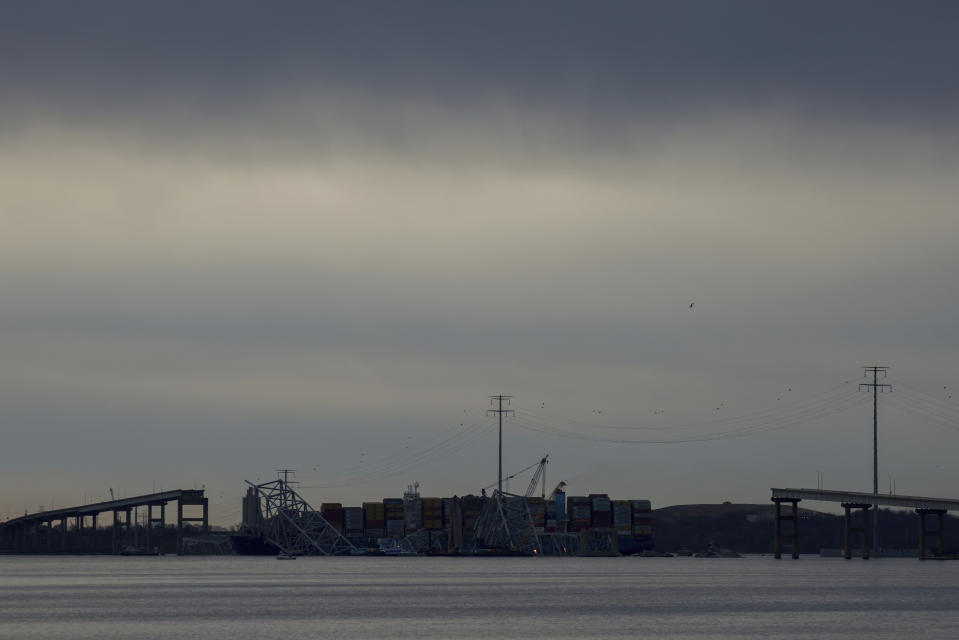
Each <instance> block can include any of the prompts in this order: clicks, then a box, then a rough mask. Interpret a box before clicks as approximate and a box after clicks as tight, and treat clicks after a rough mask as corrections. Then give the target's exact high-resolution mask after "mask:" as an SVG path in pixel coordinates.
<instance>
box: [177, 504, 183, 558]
mask: <svg viewBox="0 0 959 640" xmlns="http://www.w3.org/2000/svg"><path fill="white" fill-rule="evenodd" d="M176 552H177V555H180V554H181V553H183V500H177V501H176Z"/></svg>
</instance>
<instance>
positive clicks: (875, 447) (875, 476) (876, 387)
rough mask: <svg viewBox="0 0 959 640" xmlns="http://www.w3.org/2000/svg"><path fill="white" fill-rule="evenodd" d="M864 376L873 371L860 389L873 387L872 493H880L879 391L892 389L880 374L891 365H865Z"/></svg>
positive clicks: (875, 536) (875, 535)
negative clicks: (881, 378)
mask: <svg viewBox="0 0 959 640" xmlns="http://www.w3.org/2000/svg"><path fill="white" fill-rule="evenodd" d="M862 369H863V372H862V375H863V377H867V378H868V376H869V374H870V373H872V382H862V383H860V384H859V390H860V391H862V390H863V389H872V493H873V495H875V496H878V495H879V392H880V391H886V390H889V391H892V385H889V384H884V383H880V382H879V374H880V373H881V374H882V377H883V378H885V377H886V375H887V372H888V371H889V367H863V368H862ZM872 548H873V551H878V550H879V505H878V504H877V505H873V510H872Z"/></svg>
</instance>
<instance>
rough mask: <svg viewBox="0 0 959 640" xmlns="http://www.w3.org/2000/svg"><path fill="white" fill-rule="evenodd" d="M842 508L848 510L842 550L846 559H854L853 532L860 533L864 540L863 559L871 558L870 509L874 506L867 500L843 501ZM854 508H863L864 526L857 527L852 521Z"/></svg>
mask: <svg viewBox="0 0 959 640" xmlns="http://www.w3.org/2000/svg"><path fill="white" fill-rule="evenodd" d="M842 508H843V509H845V510H846V519H845V524H846V526H845V535H844V536H843V546H842V552H843V557H844V558H845V559H846V560H851V559H852V545H851V538H852V534H854V533H859V534H862V535H861V538H860V539H861V540H862V559H863V560H868V559H869V509H871V508H872V505H871V504H867V503H865V502H843V503H842ZM852 509H862V526H861V527H856V526H853V523H852V519H853V516H852Z"/></svg>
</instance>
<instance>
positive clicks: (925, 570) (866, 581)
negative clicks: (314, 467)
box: [0, 556, 959, 640]
mask: <svg viewBox="0 0 959 640" xmlns="http://www.w3.org/2000/svg"><path fill="white" fill-rule="evenodd" d="M957 628H959V562H919V561H918V560H910V559H881V560H870V561H868V562H865V561H862V560H852V561H844V560H842V559H831V558H830V559H821V558H813V557H809V558H802V559H801V560H799V561H792V560H782V561H778V562H777V561H774V560H772V559H771V558H768V557H764V558H759V557H756V558H742V559H696V558H528V559H527V558H499V559H497V558H483V559H479V558H417V557H413V558H382V557H381V558H372V557H371V558H362V557H361V558H299V559H297V560H293V561H278V560H276V559H274V558H252V557H244V558H237V557H209V558H186V557H185V558H177V557H175V556H168V557H158V558H128V557H110V556H104V557H26V556H7V557H3V556H0V638H17V639H29V638H43V639H44V640H51V639H56V640H70V639H75V638H98V639H99V638H157V639H161V640H166V639H170V640H172V639H177V640H183V639H188V638H203V639H205V640H211V639H214V638H231V639H247V638H249V639H253V638H255V639H257V640H262V639H264V638H284V639H287V638H290V639H296V638H376V639H388V638H524V639H528V638H550V639H558V638H638V637H642V638H698V639H706V638H769V637H775V638H816V639H824V638H825V639H828V638H860V637H871V638H896V639H897V640H903V639H904V638H909V639H910V640H915V639H916V638H951V637H955V633H956V629H957Z"/></svg>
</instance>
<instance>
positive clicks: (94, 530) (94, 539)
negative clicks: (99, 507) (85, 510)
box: [90, 513, 98, 551]
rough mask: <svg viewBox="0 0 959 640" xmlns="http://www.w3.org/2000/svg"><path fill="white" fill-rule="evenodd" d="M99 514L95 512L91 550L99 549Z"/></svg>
mask: <svg viewBox="0 0 959 640" xmlns="http://www.w3.org/2000/svg"><path fill="white" fill-rule="evenodd" d="M97 515H98V514H96V513H94V514H93V536H92V537H93V541H92V542H91V543H90V550H91V551H96V550H97Z"/></svg>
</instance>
